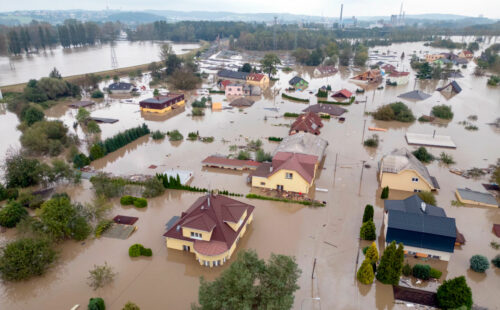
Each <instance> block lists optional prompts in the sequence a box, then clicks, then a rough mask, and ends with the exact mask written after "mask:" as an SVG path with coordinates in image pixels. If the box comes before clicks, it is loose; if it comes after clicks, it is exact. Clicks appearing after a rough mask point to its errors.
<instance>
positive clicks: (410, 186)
mask: <svg viewBox="0 0 500 310" xmlns="http://www.w3.org/2000/svg"><path fill="white" fill-rule="evenodd" d="M379 181H380V186H381V187H386V186H388V187H389V188H390V189H395V190H400V191H407V192H421V191H435V190H437V189H439V184H438V182H437V180H436V178H434V177H432V176H431V175H430V174H429V171H428V170H427V167H425V165H424V164H422V163H421V162H420V161H419V160H418V159H417V158H416V157H415V156H414V155H413V154H412V153H411V152H410V151H408V150H407V149H406V148H401V149H396V150H394V151H392V152H391V153H390V154H388V155H385V156H383V157H382V160H381V161H380V165H379Z"/></svg>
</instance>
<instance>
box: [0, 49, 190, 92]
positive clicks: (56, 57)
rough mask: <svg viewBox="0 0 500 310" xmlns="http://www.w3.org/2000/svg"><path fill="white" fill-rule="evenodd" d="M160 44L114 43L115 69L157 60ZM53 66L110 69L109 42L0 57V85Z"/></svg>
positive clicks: (71, 71)
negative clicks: (116, 65)
mask: <svg viewBox="0 0 500 310" xmlns="http://www.w3.org/2000/svg"><path fill="white" fill-rule="evenodd" d="M162 44H163V42H129V41H117V42H115V46H114V49H115V53H116V58H117V62H118V68H123V67H130V66H136V65H142V64H146V63H149V62H152V61H158V60H159V59H160V56H159V54H160V48H161V45H162ZM171 45H172V49H173V51H174V52H175V53H176V54H185V53H187V52H189V51H190V50H193V49H196V48H198V47H199V44H196V43H186V44H178V43H175V44H171ZM54 67H56V68H57V69H58V70H59V72H60V73H61V75H63V76H70V75H77V74H84V73H90V72H99V71H105V70H111V69H112V67H111V47H110V44H109V43H106V44H102V45H96V46H83V47H73V48H66V49H63V48H62V47H60V46H59V47H57V48H54V49H52V50H49V49H47V51H40V53H38V54H30V55H28V56H26V55H19V56H10V57H6V56H0V86H5V85H12V84H18V83H26V82H28V80H30V79H39V78H41V77H44V76H47V75H48V74H49V72H50V71H51V70H52V69H53V68H54Z"/></svg>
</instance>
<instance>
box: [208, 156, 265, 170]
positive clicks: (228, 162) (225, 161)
mask: <svg viewBox="0 0 500 310" xmlns="http://www.w3.org/2000/svg"><path fill="white" fill-rule="evenodd" d="M201 163H202V164H205V165H214V166H219V165H220V166H233V167H249V166H250V167H258V166H259V165H260V163H259V162H256V161H254V160H240V159H232V158H226V157H220V156H208V157H207V158H205V159H204V160H203V161H202V162H201Z"/></svg>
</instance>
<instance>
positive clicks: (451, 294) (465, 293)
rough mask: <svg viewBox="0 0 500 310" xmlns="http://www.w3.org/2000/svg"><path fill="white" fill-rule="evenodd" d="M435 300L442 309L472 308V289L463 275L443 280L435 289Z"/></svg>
mask: <svg viewBox="0 0 500 310" xmlns="http://www.w3.org/2000/svg"><path fill="white" fill-rule="evenodd" d="M437 302H438V305H439V307H440V308H443V309H458V308H460V307H463V306H465V307H466V308H467V309H471V308H472V303H473V302H472V291H471V289H470V287H469V286H468V285H467V281H465V277H464V276H461V277H457V278H454V279H451V280H445V281H444V282H443V284H441V286H439V287H438V289H437Z"/></svg>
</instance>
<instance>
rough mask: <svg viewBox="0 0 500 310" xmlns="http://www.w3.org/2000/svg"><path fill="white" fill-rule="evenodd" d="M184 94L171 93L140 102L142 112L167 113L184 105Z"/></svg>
mask: <svg viewBox="0 0 500 310" xmlns="http://www.w3.org/2000/svg"><path fill="white" fill-rule="evenodd" d="M184 103H185V100H184V94H174V93H169V94H167V95H166V96H157V97H153V98H148V99H144V100H142V101H141V102H139V105H140V107H141V112H151V113H166V112H168V111H170V110H174V109H177V108H179V107H181V106H184Z"/></svg>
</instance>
